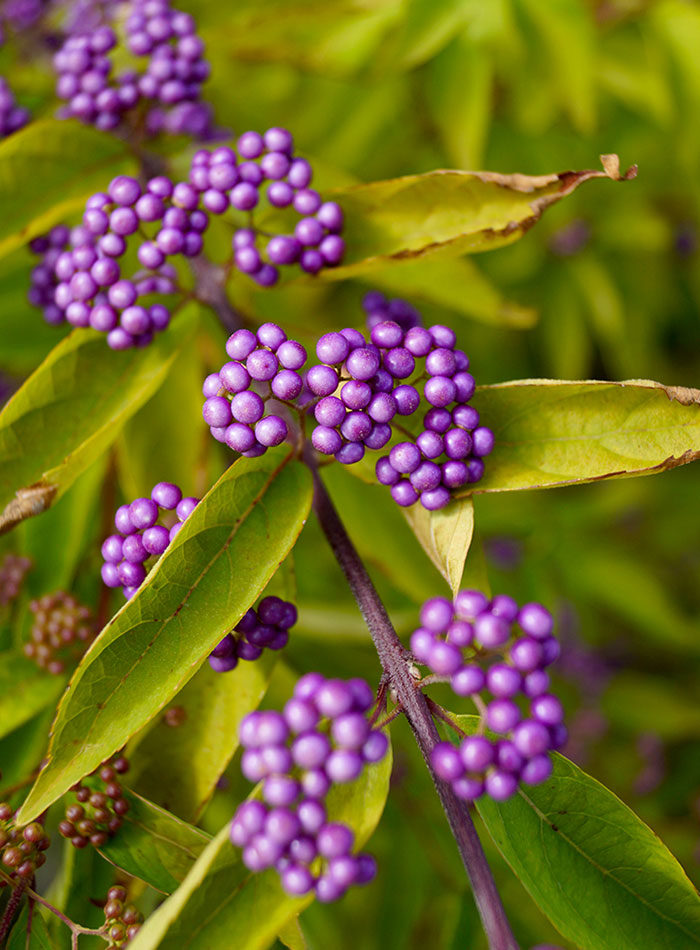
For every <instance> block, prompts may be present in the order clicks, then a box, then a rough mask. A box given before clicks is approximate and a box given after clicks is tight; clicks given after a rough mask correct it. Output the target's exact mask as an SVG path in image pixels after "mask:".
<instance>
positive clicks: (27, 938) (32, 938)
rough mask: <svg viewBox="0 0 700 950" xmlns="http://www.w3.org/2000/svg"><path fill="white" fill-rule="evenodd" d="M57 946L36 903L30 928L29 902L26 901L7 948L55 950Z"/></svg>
mask: <svg viewBox="0 0 700 950" xmlns="http://www.w3.org/2000/svg"><path fill="white" fill-rule="evenodd" d="M55 947H56V944H55V943H54V942H53V940H52V939H51V935H50V934H49V930H48V927H47V926H46V921H45V920H44V918H43V917H42V913H41V910H40V909H39V905H38V904H34V907H33V910H32V922H31V929H30V928H29V904H28V903H25V905H24V907H23V908H22V912H21V914H20V915H19V917H18V918H17V920H16V921H15V925H14V927H13V928H12V930H11V932H10V936H9V937H8V939H7V943H6V944H5V950H55Z"/></svg>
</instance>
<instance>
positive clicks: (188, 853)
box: [98, 776, 211, 894]
mask: <svg viewBox="0 0 700 950" xmlns="http://www.w3.org/2000/svg"><path fill="white" fill-rule="evenodd" d="M180 778H181V779H182V776H181V777H180ZM125 797H126V799H127V801H128V802H129V805H130V808H129V811H128V812H127V814H126V816H125V817H124V822H123V824H122V826H121V828H120V829H119V833H118V834H116V835H115V836H114V837H113V838H110V839H109V841H108V842H107V844H105V845H104V846H103V847H101V848H99V849H98V850H99V852H100V854H101V855H102V856H103V857H104V858H106V859H107V860H108V861H111V863H112V864H114V865H116V867H118V868H121V869H122V871H126V873H127V874H131V875H133V876H134V877H138V878H140V879H141V880H142V881H145V882H146V883H147V884H150V885H151V887H154V888H155V889H156V890H157V891H162V893H164V894H171V893H172V892H173V891H174V890H175V889H176V888H177V887H178V886H179V885H180V884H181V883H182V881H184V879H185V878H186V877H187V875H188V874H189V872H190V869H191V868H192V866H193V865H194V863H195V861H196V860H197V858H198V857H199V855H200V854H201V853H202V851H204V849H205V848H206V846H207V845H208V843H209V842H210V841H211V838H210V836H209V835H207V834H205V833H204V832H203V831H200V830H199V828H195V827H194V826H193V825H189V824H187V822H185V821H181V820H180V819H179V818H176V817H175V815H171V814H170V812H169V811H166V810H165V809H164V808H160V807H159V806H158V805H154V804H153V802H149V801H148V800H147V799H145V798H142V797H141V796H140V795H136V794H135V793H134V792H125Z"/></svg>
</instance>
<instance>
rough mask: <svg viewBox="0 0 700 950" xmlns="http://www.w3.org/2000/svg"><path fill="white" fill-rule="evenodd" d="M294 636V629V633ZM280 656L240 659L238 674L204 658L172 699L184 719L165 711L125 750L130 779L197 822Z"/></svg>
mask: <svg viewBox="0 0 700 950" xmlns="http://www.w3.org/2000/svg"><path fill="white" fill-rule="evenodd" d="M292 635H293V634H292ZM276 660H277V655H276V654H275V653H273V652H271V651H269V650H266V651H265V653H264V654H263V655H262V656H261V657H260V658H259V659H258V660H256V661H255V662H254V663H245V662H241V663H240V664H239V667H238V669H237V670H236V675H235V676H229V675H228V674H227V673H215V672H214V670H212V669H211V667H210V666H209V664H208V663H205V664H204V666H202V667H201V668H200V669H199V670H198V671H197V673H195V675H194V676H193V677H192V679H191V680H190V681H189V683H188V684H187V685H186V686H185V688H184V689H183V690H182V691H181V692H180V693H178V694H177V696H176V697H175V698H174V699H173V706H172V707H171V709H172V710H173V711H177V714H178V716H182V717H183V718H184V721H183V722H182V724H181V725H177V726H172V725H168V721H167V719H166V718H165V716H161V718H160V719H159V721H158V722H157V723H156V725H154V726H153V727H152V728H151V729H149V730H148V732H147V733H146V735H145V736H144V737H143V739H141V741H139V737H138V736H136V737H135V742H136V743H137V745H136V749H135V751H134V752H133V753H132V752H130V751H129V750H127V755H128V756H129V761H130V763H131V768H130V770H129V784H130V785H131V786H132V787H133V788H134V789H135V790H136V791H138V792H140V793H141V794H142V795H144V796H145V797H146V798H149V799H150V800H151V801H153V802H156V803H157V804H159V805H161V806H162V807H163V808H167V809H168V811H170V812H172V813H173V814H175V815H178V816H179V817H180V818H184V819H185V820H186V821H196V819H197V818H198V817H199V815H200V813H201V812H202V810H203V809H204V807H205V805H206V803H207V801H208V800H209V798H210V796H211V794H212V792H213V791H214V786H215V785H216V783H217V781H218V779H219V777H220V776H221V775H222V773H223V771H224V769H225V768H226V766H227V765H228V763H229V761H230V759H231V757H232V755H233V754H234V752H235V751H236V749H237V748H238V726H239V723H240V721H241V719H242V718H243V716H245V715H246V714H247V713H249V712H250V711H251V710H253V709H255V708H256V707H257V705H258V703H259V702H260V700H261V699H262V697H263V696H264V694H265V690H266V689H267V684H268V682H269V679H270V675H271V673H272V669H273V666H274V664H275V662H276Z"/></svg>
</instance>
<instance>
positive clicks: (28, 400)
mask: <svg viewBox="0 0 700 950" xmlns="http://www.w3.org/2000/svg"><path fill="white" fill-rule="evenodd" d="M196 323H197V313H196V309H195V308H192V309H189V312H187V313H183V314H181V315H180V316H179V317H178V318H177V319H176V320H175V321H174V324H173V326H171V327H169V328H168V330H167V331H166V332H164V333H159V334H157V336H156V338H155V339H154V340H153V342H152V343H151V344H150V346H146V347H142V348H134V349H130V350H122V351H120V352H114V351H113V350H111V349H110V348H109V347H108V346H107V344H106V343H105V340H104V334H101V333H97V332H96V331H94V330H75V331H74V332H73V333H71V335H70V336H69V337H66V339H65V340H63V341H62V342H61V343H59V344H58V346H56V347H55V348H54V349H53V350H52V352H51V353H50V354H49V356H48V357H47V358H46V360H44V362H43V363H42V364H41V366H39V368H38V369H37V370H36V372H34V373H33V374H32V375H31V376H30V377H29V379H28V380H27V382H26V383H25V384H24V386H22V388H21V389H20V390H19V391H18V392H17V393H16V394H15V395H14V397H13V398H12V399H11V400H10V401H9V402H8V404H7V405H6V406H5V408H4V409H3V411H2V413H1V414H0V509H2V508H4V509H5V511H4V514H0V531H1V530H7V529H8V528H9V527H12V525H13V524H15V523H16V522H17V521H18V520H21V518H22V517H28V516H29V515H33V514H39V513H41V511H43V510H45V509H46V508H48V507H49V505H50V504H51V503H52V502H53V501H55V500H56V498H57V497H59V496H60V494H61V493H62V492H63V491H65V490H66V488H67V487H68V486H69V485H70V484H72V482H73V481H74V480H75V479H76V478H77V476H78V475H79V474H80V473H81V472H82V471H83V470H84V469H85V468H87V467H88V466H89V465H90V464H91V463H92V462H93V461H94V460H95V459H96V458H97V457H98V456H99V455H100V454H101V453H102V452H104V450H105V449H106V448H107V447H108V446H109V445H110V444H111V443H112V442H113V441H114V439H115V438H116V437H117V435H118V434H119V429H120V427H121V425H122V424H123V423H124V421H125V420H126V419H127V418H128V417H129V416H130V415H132V414H133V413H134V412H136V410H137V409H138V408H139V407H140V406H141V405H143V403H144V402H145V401H146V400H147V399H148V398H149V396H151V395H152V394H153V393H154V392H155V390H156V389H157V388H158V387H159V386H160V385H161V384H162V383H163V381H164V380H165V377H166V375H167V373H168V369H169V367H170V365H171V363H172V361H173V360H174V358H175V356H176V355H177V353H178V351H179V349H180V348H181V347H182V346H184V344H185V343H186V342H187V341H188V340H189V339H190V337H191V335H192V333H193V331H194V328H195V326H196ZM88 407H89V411H87V410H88ZM30 447H31V450H30ZM17 492H21V493H22V494H21V499H20V500H21V503H20V504H18V498H17V497H14V496H15V494H16V493H17ZM18 508H19V509H20V510H18Z"/></svg>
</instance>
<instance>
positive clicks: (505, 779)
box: [484, 769, 518, 802]
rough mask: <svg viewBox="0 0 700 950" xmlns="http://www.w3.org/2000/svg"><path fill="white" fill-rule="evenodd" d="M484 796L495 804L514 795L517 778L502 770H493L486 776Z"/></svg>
mask: <svg viewBox="0 0 700 950" xmlns="http://www.w3.org/2000/svg"><path fill="white" fill-rule="evenodd" d="M484 785H485V789H486V794H487V795H489V796H490V797H491V798H493V800H494V801H496V802H503V801H505V800H506V799H508V798H511V797H512V796H513V795H515V792H516V790H517V788H518V780H517V778H516V777H515V776H514V775H513V774H512V773H510V772H505V771H503V770H502V769H493V770H492V771H490V772H489V773H488V774H487V775H486V780H485V783H484Z"/></svg>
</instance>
